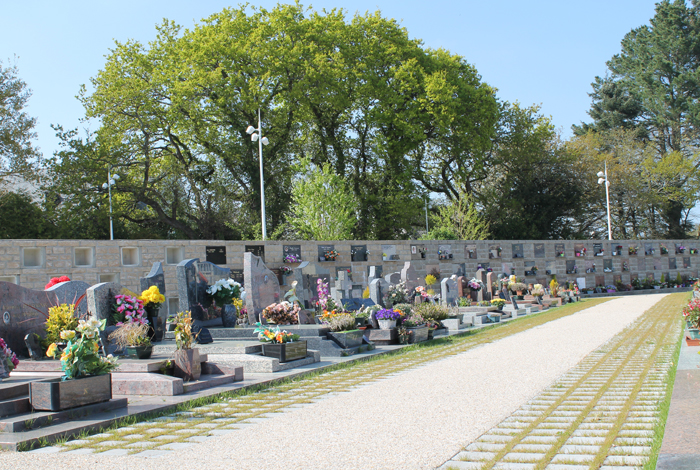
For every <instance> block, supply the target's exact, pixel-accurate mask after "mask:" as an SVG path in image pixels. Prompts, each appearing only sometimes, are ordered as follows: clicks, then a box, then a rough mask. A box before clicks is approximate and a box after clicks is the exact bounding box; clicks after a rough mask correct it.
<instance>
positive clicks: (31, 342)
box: [24, 333, 44, 361]
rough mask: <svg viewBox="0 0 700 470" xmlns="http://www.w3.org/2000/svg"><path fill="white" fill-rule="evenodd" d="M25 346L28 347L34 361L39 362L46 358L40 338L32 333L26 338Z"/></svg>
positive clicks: (30, 356)
mask: <svg viewBox="0 0 700 470" xmlns="http://www.w3.org/2000/svg"><path fill="white" fill-rule="evenodd" d="M24 344H26V345H27V350H28V351H29V358H30V359H31V360H32V361H39V360H41V359H43V358H44V348H43V347H42V346H41V342H40V339H39V336H38V335H36V334H34V333H30V334H28V335H27V336H25V337H24Z"/></svg>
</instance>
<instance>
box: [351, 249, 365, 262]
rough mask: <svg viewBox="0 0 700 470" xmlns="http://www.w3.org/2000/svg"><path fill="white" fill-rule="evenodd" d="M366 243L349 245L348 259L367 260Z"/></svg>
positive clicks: (355, 260)
mask: <svg viewBox="0 0 700 470" xmlns="http://www.w3.org/2000/svg"><path fill="white" fill-rule="evenodd" d="M367 254H368V251H367V245H352V246H350V260H351V261H354V262H362V261H367Z"/></svg>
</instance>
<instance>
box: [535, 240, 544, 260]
mask: <svg viewBox="0 0 700 470" xmlns="http://www.w3.org/2000/svg"><path fill="white" fill-rule="evenodd" d="M534 249H535V258H544V243H535V246H534Z"/></svg>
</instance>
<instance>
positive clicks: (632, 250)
mask: <svg viewBox="0 0 700 470" xmlns="http://www.w3.org/2000/svg"><path fill="white" fill-rule="evenodd" d="M627 253H628V254H629V255H630V256H637V253H639V246H637V245H634V244H632V245H630V246H628V247H627Z"/></svg>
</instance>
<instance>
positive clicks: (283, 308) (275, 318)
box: [262, 301, 301, 325]
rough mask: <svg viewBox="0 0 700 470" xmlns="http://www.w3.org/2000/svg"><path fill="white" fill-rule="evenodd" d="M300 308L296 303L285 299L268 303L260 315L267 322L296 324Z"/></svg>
mask: <svg viewBox="0 0 700 470" xmlns="http://www.w3.org/2000/svg"><path fill="white" fill-rule="evenodd" d="M300 311H301V308H300V307H299V306H298V305H297V304H293V303H290V302H287V301H282V302H280V303H276V304H272V305H268V306H267V307H265V308H264V309H263V311H262V317H263V318H264V319H265V320H267V322H268V323H276V324H278V325H297V324H298V323H299V312H300Z"/></svg>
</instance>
